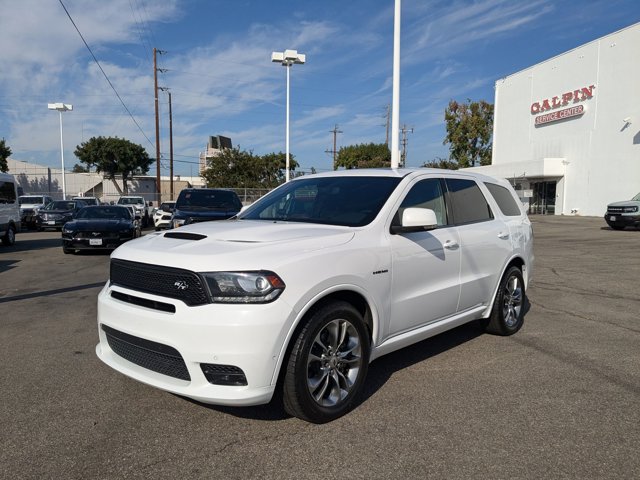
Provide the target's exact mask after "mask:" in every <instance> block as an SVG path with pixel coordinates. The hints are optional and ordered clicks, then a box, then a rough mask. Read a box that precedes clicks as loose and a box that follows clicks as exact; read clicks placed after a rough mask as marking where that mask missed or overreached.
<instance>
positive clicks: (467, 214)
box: [445, 178, 493, 225]
mask: <svg viewBox="0 0 640 480" xmlns="http://www.w3.org/2000/svg"><path fill="white" fill-rule="evenodd" d="M445 181H446V183H447V189H448V191H449V198H450V200H451V207H452V210H453V221H454V223H455V224H456V225H464V224H466V223H477V222H486V221H488V220H491V219H493V213H492V212H491V207H490V206H489V204H488V203H487V199H486V198H485V197H484V195H483V194H482V190H480V187H479V186H478V184H477V183H476V182H475V181H473V180H467V179H464V178H447V179H446V180H445Z"/></svg>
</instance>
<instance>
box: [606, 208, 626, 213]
mask: <svg viewBox="0 0 640 480" xmlns="http://www.w3.org/2000/svg"><path fill="white" fill-rule="evenodd" d="M607 211H608V212H609V213H623V212H624V207H609V208H608V209H607Z"/></svg>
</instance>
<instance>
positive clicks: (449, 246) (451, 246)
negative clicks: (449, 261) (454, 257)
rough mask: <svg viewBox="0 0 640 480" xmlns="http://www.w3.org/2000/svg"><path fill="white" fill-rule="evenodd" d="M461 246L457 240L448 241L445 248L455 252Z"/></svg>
mask: <svg viewBox="0 0 640 480" xmlns="http://www.w3.org/2000/svg"><path fill="white" fill-rule="evenodd" d="M459 246H460V245H459V244H458V242H456V241H455V240H447V241H446V242H444V248H446V249H449V250H455V249H456V248H458V247H459Z"/></svg>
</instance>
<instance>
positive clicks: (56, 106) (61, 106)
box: [48, 103, 73, 200]
mask: <svg viewBox="0 0 640 480" xmlns="http://www.w3.org/2000/svg"><path fill="white" fill-rule="evenodd" d="M48 107H49V110H57V111H58V113H59V114H60V161H61V163H62V199H63V200H66V199H67V185H66V179H65V172H64V140H63V136H62V112H67V111H71V110H73V105H70V104H68V103H49V104H48Z"/></svg>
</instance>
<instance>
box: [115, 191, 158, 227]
mask: <svg viewBox="0 0 640 480" xmlns="http://www.w3.org/2000/svg"><path fill="white" fill-rule="evenodd" d="M118 205H133V207H134V208H135V211H136V217H140V223H141V226H142V228H146V227H147V226H149V225H150V224H151V218H152V216H153V202H146V201H145V199H144V197H140V196H136V195H124V196H122V197H120V198H119V199H118Z"/></svg>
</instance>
